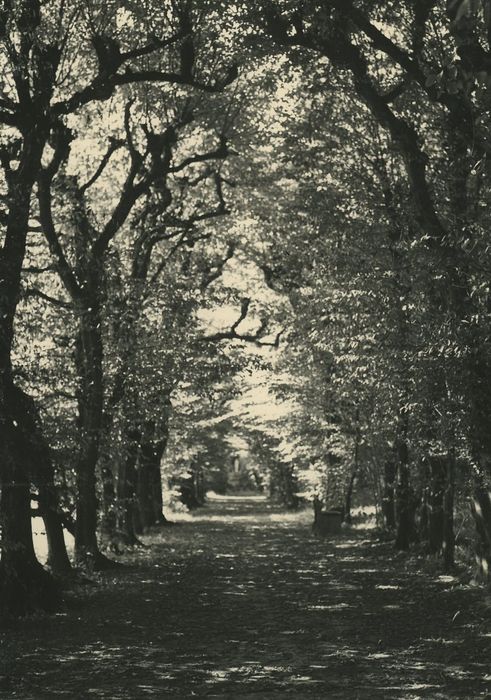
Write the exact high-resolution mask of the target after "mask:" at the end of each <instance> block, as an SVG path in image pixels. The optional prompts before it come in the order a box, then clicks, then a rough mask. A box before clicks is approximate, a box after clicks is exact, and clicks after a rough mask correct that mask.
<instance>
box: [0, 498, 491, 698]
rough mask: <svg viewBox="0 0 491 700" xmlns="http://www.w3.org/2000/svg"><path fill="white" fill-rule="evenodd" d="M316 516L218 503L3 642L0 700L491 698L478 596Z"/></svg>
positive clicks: (488, 630) (365, 535) (489, 627)
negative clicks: (326, 534)
mask: <svg viewBox="0 0 491 700" xmlns="http://www.w3.org/2000/svg"><path fill="white" fill-rule="evenodd" d="M309 520H310V513H309V514H300V515H284V514H281V513H280V512H279V511H278V510H277V509H276V508H275V507H273V506H271V505H269V504H267V503H266V502H264V501H258V500H234V499H226V500H223V501H216V502H214V503H213V504H211V505H209V506H208V507H206V508H204V509H202V510H201V511H199V512H198V513H197V514H196V515H194V516H193V517H192V518H191V519H190V520H188V521H186V522H181V523H179V524H178V525H176V526H175V527H172V528H170V529H167V530H165V531H164V532H163V533H158V534H155V535H153V536H152V537H149V538H147V540H148V542H151V543H152V547H151V548H148V549H146V550H144V551H143V552H142V551H139V552H135V553H134V554H132V555H131V557H126V560H127V561H128V562H129V563H130V566H129V567H128V569H126V570H124V571H118V572H117V573H116V574H114V573H112V574H111V575H107V576H104V578H103V580H102V583H101V585H98V586H92V587H91V586H87V587H86V588H85V589H84V591H83V593H84V595H83V596H82V598H81V599H80V593H79V594H78V598H75V599H74V600H73V601H72V602H71V605H70V606H69V609H68V610H67V611H66V612H65V613H63V614H61V615H58V616H56V617H52V618H43V619H37V620H27V621H24V622H23V623H21V625H20V626H19V627H17V628H16V629H15V630H9V631H7V632H5V633H3V634H1V635H0V698H23V699H24V700H28V699H29V700H30V699H32V700H40V699H41V698H47V699H50V700H51V699H56V698H68V699H72V698H111V699H114V700H119V699H123V698H124V699H128V700H138V699H140V698H142V699H143V698H150V697H153V698H192V697H196V696H197V697H210V698H231V699H233V700H235V699H236V698H282V697H293V698H298V699H299V700H302V699H303V698H326V699H331V698H347V699H349V700H355V699H356V698H371V699H375V698H404V699H405V700H408V699H410V698H411V699H413V698H442V699H443V698H445V699H446V698H454V697H456V698H457V697H458V698H479V697H485V698H486V697H487V698H490V697H491V618H490V612H489V608H487V607H486V600H488V599H487V598H486V596H485V594H484V593H483V591H479V590H475V589H471V588H466V587H462V586H459V585H457V582H456V581H455V580H452V579H451V578H450V577H438V576H430V575H429V574H428V573H421V572H420V571H418V569H417V567H416V565H415V563H414V562H413V563H411V562H408V560H407V559H406V558H404V557H402V556H396V555H395V554H394V553H393V552H392V550H391V547H390V545H389V544H386V543H380V542H378V541H377V540H376V539H374V538H373V537H372V535H370V533H369V532H367V531H365V532H363V531H355V532H350V533H347V534H344V535H342V536H340V537H338V538H335V539H333V540H331V541H327V540H322V539H317V538H316V537H315V536H314V535H313V534H312V532H311V529H310V527H309Z"/></svg>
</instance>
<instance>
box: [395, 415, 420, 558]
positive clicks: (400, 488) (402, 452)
mask: <svg viewBox="0 0 491 700" xmlns="http://www.w3.org/2000/svg"><path fill="white" fill-rule="evenodd" d="M407 430H408V425H407V416H406V415H405V414H402V415H401V416H400V420H399V427H398V431H399V434H398V436H397V440H396V453H397V486H396V509H395V512H396V541H395V546H396V549H400V550H407V549H409V547H410V545H411V543H412V542H414V541H415V539H416V536H415V534H416V528H415V523H414V510H415V509H414V493H413V490H412V488H411V483H410V472H409V451H408V446H407Z"/></svg>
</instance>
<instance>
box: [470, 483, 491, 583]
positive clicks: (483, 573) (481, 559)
mask: <svg viewBox="0 0 491 700" xmlns="http://www.w3.org/2000/svg"><path fill="white" fill-rule="evenodd" d="M472 512H473V515H474V520H475V523H476V530H477V534H478V541H477V546H476V564H477V570H476V578H477V579H478V580H479V581H482V582H484V583H487V582H489V580H490V577H491V491H490V490H489V489H488V488H486V486H485V484H484V483H482V481H478V483H477V484H476V486H475V488H474V493H473V499H472Z"/></svg>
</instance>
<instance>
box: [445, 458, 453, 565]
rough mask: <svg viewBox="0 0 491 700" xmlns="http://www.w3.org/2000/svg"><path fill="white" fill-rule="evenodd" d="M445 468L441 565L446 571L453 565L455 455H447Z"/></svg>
mask: <svg viewBox="0 0 491 700" xmlns="http://www.w3.org/2000/svg"><path fill="white" fill-rule="evenodd" d="M446 466H447V469H446V483H445V493H444V496H443V551H442V554H443V565H444V567H445V570H446V571H450V570H451V569H453V567H454V566H455V529H454V500H455V456H454V455H453V454H451V455H449V457H448V460H447V465H446Z"/></svg>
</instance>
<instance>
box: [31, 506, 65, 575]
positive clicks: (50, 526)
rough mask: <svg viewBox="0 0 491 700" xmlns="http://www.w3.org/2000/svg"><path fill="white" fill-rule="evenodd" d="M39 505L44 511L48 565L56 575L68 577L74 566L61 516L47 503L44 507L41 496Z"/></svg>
mask: <svg viewBox="0 0 491 700" xmlns="http://www.w3.org/2000/svg"><path fill="white" fill-rule="evenodd" d="M39 505H40V508H42V509H43V515H42V518H43V521H44V527H45V530H46V539H47V541H48V560H47V562H46V563H47V565H48V567H49V569H50V570H51V571H53V572H54V573H55V574H61V575H66V574H70V573H71V572H72V565H71V563H70V559H69V557H68V552H67V549H66V543H65V536H64V531H63V524H62V520H61V518H60V516H59V514H58V513H57V512H56V510H54V509H53V508H52V507H51V506H49V505H48V504H47V503H46V501H45V505H44V507H43V505H42V496H41V494H40V495H39Z"/></svg>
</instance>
